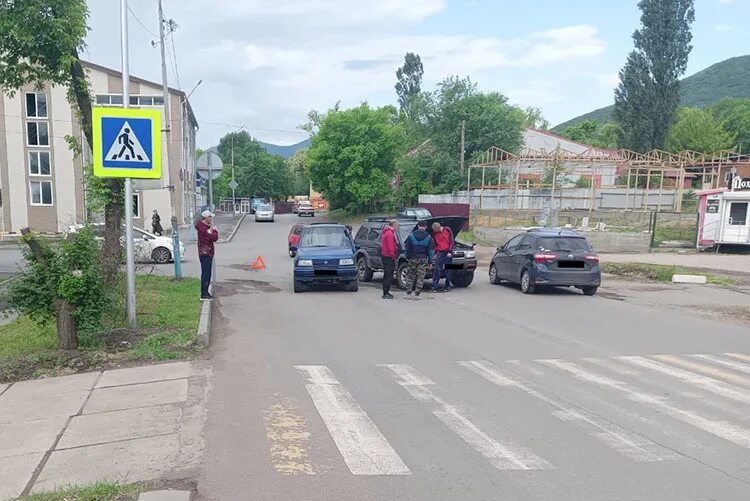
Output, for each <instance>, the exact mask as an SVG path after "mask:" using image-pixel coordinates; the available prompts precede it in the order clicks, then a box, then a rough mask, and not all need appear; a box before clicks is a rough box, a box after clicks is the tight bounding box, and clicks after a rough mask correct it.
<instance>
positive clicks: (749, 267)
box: [599, 252, 750, 273]
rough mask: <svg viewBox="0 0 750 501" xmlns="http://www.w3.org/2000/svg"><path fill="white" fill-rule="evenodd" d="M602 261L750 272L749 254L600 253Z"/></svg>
mask: <svg viewBox="0 0 750 501" xmlns="http://www.w3.org/2000/svg"><path fill="white" fill-rule="evenodd" d="M599 258H600V259H601V261H602V262H603V263H646V264H663V265H671V266H684V267H686V268H701V269H706V270H717V271H724V272H728V273H737V272H739V273H750V254H716V253H712V252H701V253H685V254H672V253H662V252H658V253H649V254H600V255H599Z"/></svg>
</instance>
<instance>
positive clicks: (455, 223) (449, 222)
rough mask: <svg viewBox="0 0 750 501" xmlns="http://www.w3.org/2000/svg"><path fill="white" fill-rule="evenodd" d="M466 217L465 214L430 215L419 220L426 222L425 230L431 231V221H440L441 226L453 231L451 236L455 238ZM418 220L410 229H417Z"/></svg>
mask: <svg viewBox="0 0 750 501" xmlns="http://www.w3.org/2000/svg"><path fill="white" fill-rule="evenodd" d="M468 219H469V218H468V217H465V216H439V217H431V218H428V219H422V220H421V221H424V222H426V223H427V231H429V232H430V233H432V223H440V224H441V225H442V226H446V227H448V228H450V229H451V231H452V232H453V237H454V238H455V237H456V235H458V234H459V233H460V232H461V229H462V228H463V227H464V224H466V221H467V220H468ZM417 224H418V221H415V222H414V228H412V231H414V230H416V229H417Z"/></svg>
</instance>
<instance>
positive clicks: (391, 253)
mask: <svg viewBox="0 0 750 501" xmlns="http://www.w3.org/2000/svg"><path fill="white" fill-rule="evenodd" d="M397 229H398V221H396V220H395V219H391V220H390V221H389V222H388V226H386V227H385V228H383V234H382V235H381V237H380V254H381V255H382V256H383V299H393V295H392V294H391V283H393V271H394V270H395V269H396V259H398V241H397V240H396V230H397Z"/></svg>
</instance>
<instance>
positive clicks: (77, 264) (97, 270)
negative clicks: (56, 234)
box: [8, 228, 112, 345]
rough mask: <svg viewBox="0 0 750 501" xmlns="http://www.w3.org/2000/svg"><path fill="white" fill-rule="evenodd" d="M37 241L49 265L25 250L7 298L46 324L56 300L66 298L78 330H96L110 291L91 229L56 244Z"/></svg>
mask: <svg viewBox="0 0 750 501" xmlns="http://www.w3.org/2000/svg"><path fill="white" fill-rule="evenodd" d="M24 238H27V239H28V238H34V237H31V236H26V237H24ZM37 240H39V239H37ZM39 244H40V246H41V248H42V254H43V256H44V258H45V260H46V262H47V265H48V266H47V267H46V268H45V266H43V265H42V264H41V263H39V262H38V261H37V260H36V258H35V256H34V255H33V254H32V253H31V251H29V250H26V251H25V252H24V259H25V262H26V268H25V269H24V271H23V272H22V273H21V275H20V276H19V277H18V278H17V279H16V280H14V281H13V282H12V283H11V285H10V287H9V289H8V302H9V303H10V304H11V305H12V306H13V307H14V308H15V309H16V310H18V311H19V312H20V313H21V314H23V315H26V316H28V317H29V318H31V319H32V320H34V321H36V322H38V323H40V324H46V323H47V322H50V321H52V320H53V319H54V318H55V300H56V299H58V298H59V299H65V300H67V301H69V302H70V303H71V304H72V305H73V308H74V310H73V317H74V318H75V320H76V324H77V325H76V326H77V330H78V332H83V333H91V332H95V331H97V330H98V329H99V328H100V326H101V321H102V314H103V313H104V311H105V309H106V307H107V306H108V305H109V304H110V303H111V301H112V294H111V293H110V292H108V291H107V290H106V288H105V287H104V282H103V279H102V277H103V274H102V267H101V250H100V247H99V244H98V242H97V241H96V240H95V239H94V235H93V233H92V231H91V229H90V228H83V229H81V230H80V231H78V232H75V233H71V234H70V235H69V237H68V238H67V239H65V240H63V241H62V242H60V243H59V244H58V245H57V246H52V245H50V244H48V243H46V242H44V241H41V240H39ZM84 341H85V339H83V338H82V342H84ZM83 344H84V345H85V342H84V343H83Z"/></svg>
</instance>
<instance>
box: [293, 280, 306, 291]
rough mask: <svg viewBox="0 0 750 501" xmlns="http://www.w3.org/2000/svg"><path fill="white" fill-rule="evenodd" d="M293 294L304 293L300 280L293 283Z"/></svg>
mask: <svg viewBox="0 0 750 501" xmlns="http://www.w3.org/2000/svg"><path fill="white" fill-rule="evenodd" d="M294 292H295V293H297V292H305V284H304V283H303V282H302V280H295V281H294Z"/></svg>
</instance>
